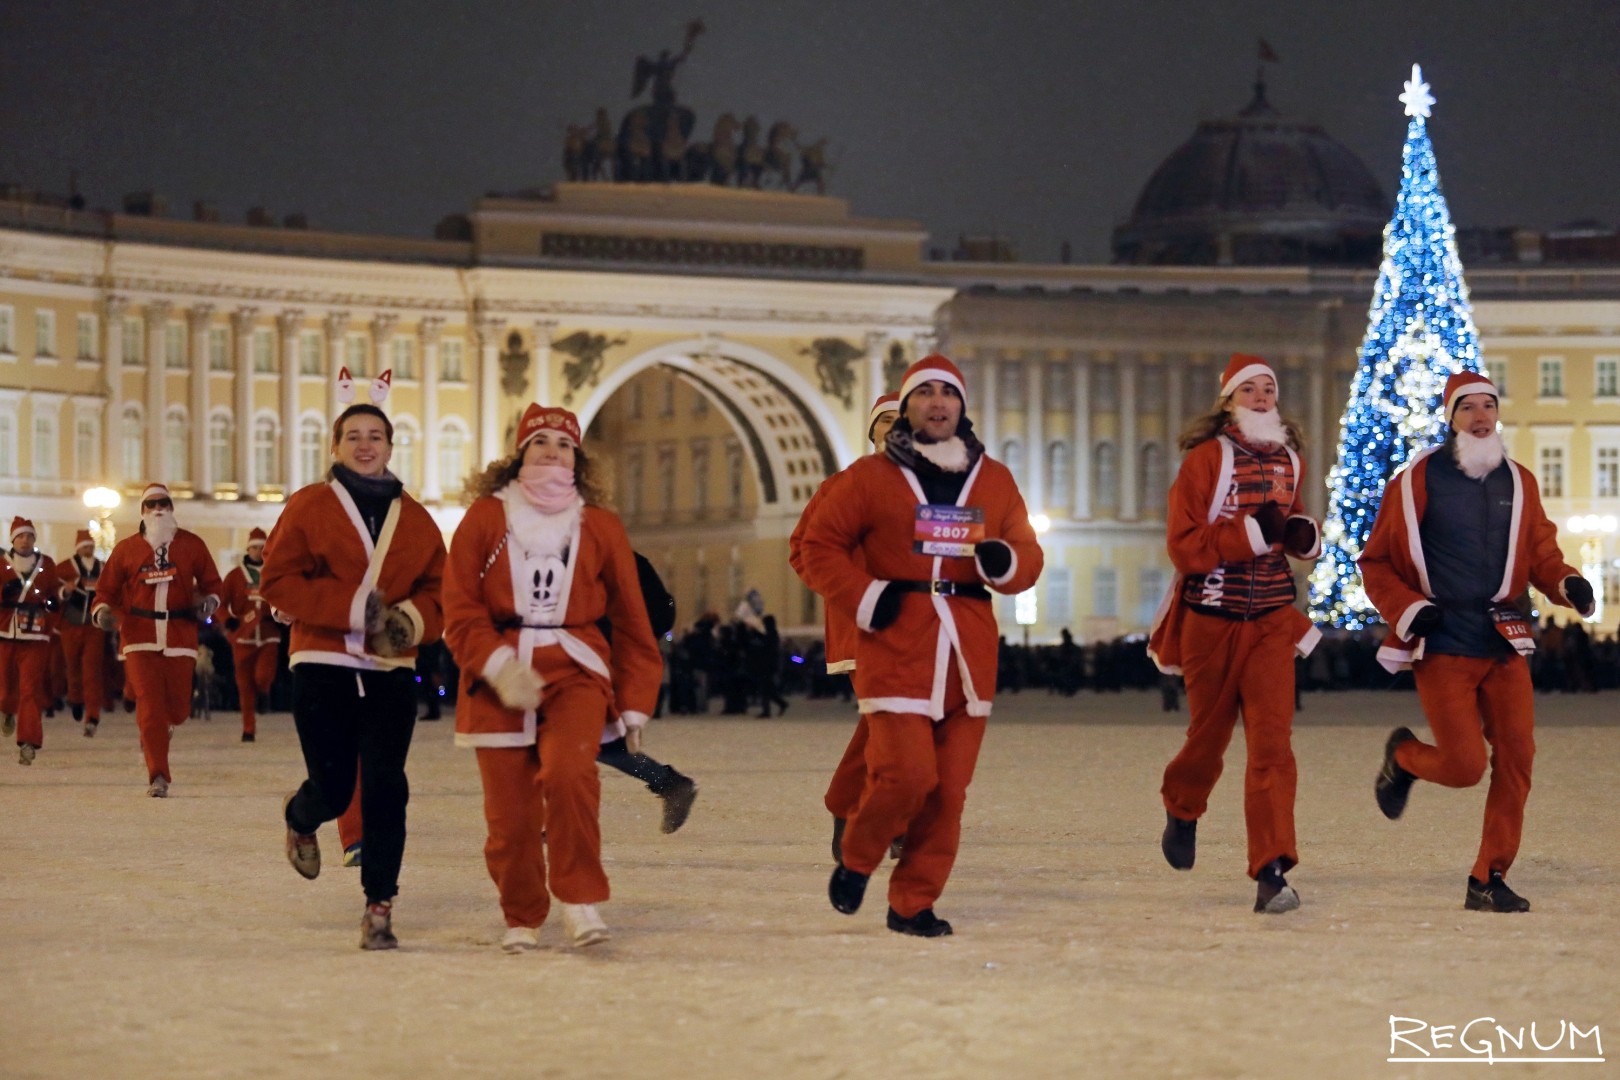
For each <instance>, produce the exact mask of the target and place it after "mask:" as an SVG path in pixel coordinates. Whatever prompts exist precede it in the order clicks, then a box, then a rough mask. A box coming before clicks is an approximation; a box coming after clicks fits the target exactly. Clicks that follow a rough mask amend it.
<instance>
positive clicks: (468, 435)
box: [433, 416, 472, 495]
mask: <svg viewBox="0 0 1620 1080" xmlns="http://www.w3.org/2000/svg"><path fill="white" fill-rule="evenodd" d="M452 447H456V448H459V450H460V453H459V455H458V456H457V457H456V459H455V461H454V462H452V461H451V458H450V456H449V451H450V450H451V448H452ZM471 448H472V431H471V429H470V428H468V427H467V425H466V423H465V422H463V421H462V419H461V417H459V416H447V417H445V418H444V419H443V420H440V421H439V438H438V442H437V445H436V446H435V447H434V451H433V452H434V453H436V454H438V455H439V484H440V486H442V487H443V488H444V493H445V494H446V495H453V494H456V493H459V492H460V491H461V490H462V488H463V487H464V486H465V485H466V482H467V470H468V465H467V454H468V452H469V450H470V449H471Z"/></svg>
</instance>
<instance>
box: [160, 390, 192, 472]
mask: <svg viewBox="0 0 1620 1080" xmlns="http://www.w3.org/2000/svg"><path fill="white" fill-rule="evenodd" d="M190 435H191V425H190V424H188V423H186V411H185V410H184V409H181V408H173V409H170V410H169V411H168V412H166V413H164V415H163V481H164V483H168V484H183V483H185V482H186V481H188V480H189V479H191V470H190V468H189V466H188V464H187V463H188V462H189V461H190V458H191V455H190V453H189V446H190V442H191V439H190Z"/></svg>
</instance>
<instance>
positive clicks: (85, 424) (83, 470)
mask: <svg viewBox="0 0 1620 1080" xmlns="http://www.w3.org/2000/svg"><path fill="white" fill-rule="evenodd" d="M73 464H74V466H75V467H76V468H77V469H78V474H79V479H80V480H95V479H97V478H98V477H100V475H101V423H100V422H99V420H98V419H97V417H96V416H95V415H93V414H89V413H81V414H79V416H78V417H77V418H76V419H75V420H74V421H73Z"/></svg>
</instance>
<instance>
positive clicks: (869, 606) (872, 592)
mask: <svg viewBox="0 0 1620 1080" xmlns="http://www.w3.org/2000/svg"><path fill="white" fill-rule="evenodd" d="M888 584H889V583H888V582H887V581H884V580H883V579H882V578H875V579H873V581H872V584H870V585H868V586H867V587H866V592H864V593H862V594H861V603H860V606H859V607H857V608H856V609H855V625H856V626H858V627H860V628H861V629H862V630H865V631H867V632H868V633H871V632H872V612H873V611H874V610H876V608H877V602H878V597H879V596H882V595H883V589H884V587H885V586H887V585H888Z"/></svg>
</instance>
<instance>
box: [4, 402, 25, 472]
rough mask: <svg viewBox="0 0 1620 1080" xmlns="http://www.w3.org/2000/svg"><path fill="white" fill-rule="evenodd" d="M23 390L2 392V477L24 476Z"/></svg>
mask: <svg viewBox="0 0 1620 1080" xmlns="http://www.w3.org/2000/svg"><path fill="white" fill-rule="evenodd" d="M21 403H22V391H21V390H5V391H0V477H5V478H7V479H16V478H18V477H20V476H21V474H22V460H21V458H22V436H21V434H20V432H21V428H22V416H21V412H22V410H21V409H20V408H19V407H18V406H20V405H21Z"/></svg>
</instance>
